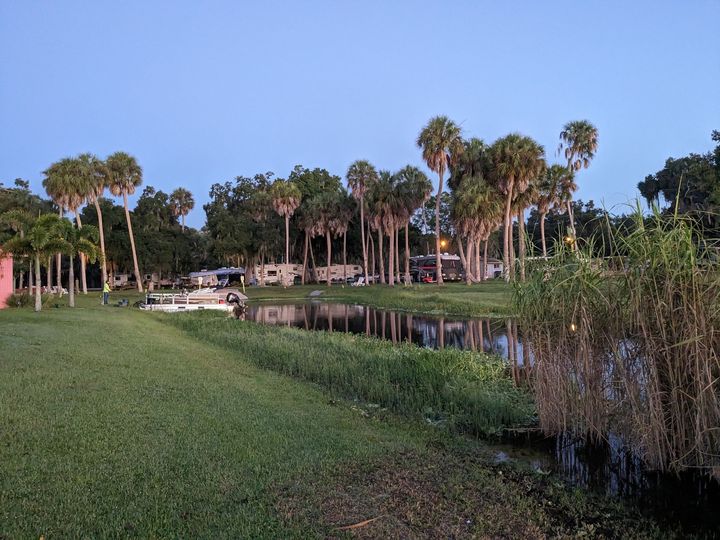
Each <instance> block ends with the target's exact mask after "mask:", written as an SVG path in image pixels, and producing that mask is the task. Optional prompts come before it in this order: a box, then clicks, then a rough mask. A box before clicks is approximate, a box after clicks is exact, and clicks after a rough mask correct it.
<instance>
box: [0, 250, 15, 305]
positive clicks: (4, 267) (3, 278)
mask: <svg viewBox="0 0 720 540" xmlns="http://www.w3.org/2000/svg"><path fill="white" fill-rule="evenodd" d="M12 292H13V259H12V255H2V254H0V309H2V308H4V307H7V304H6V303H5V301H6V300H7V298H8V296H10V295H11V294H12Z"/></svg>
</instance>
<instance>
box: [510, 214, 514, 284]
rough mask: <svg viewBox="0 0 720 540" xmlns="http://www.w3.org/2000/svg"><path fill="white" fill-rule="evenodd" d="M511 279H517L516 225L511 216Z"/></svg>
mask: <svg viewBox="0 0 720 540" xmlns="http://www.w3.org/2000/svg"><path fill="white" fill-rule="evenodd" d="M510 279H512V280H514V279H515V227H513V222H512V216H510Z"/></svg>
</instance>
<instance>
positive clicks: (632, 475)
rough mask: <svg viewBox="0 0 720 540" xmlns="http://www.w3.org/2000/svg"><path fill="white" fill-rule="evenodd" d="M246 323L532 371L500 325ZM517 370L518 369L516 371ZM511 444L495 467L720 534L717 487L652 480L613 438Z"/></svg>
mask: <svg viewBox="0 0 720 540" xmlns="http://www.w3.org/2000/svg"><path fill="white" fill-rule="evenodd" d="M245 319H246V320H251V321H255V322H258V323H261V324H269V325H279V326H291V327H295V328H302V329H305V330H320V331H328V332H348V333H353V334H365V335H368V336H374V337H378V338H381V339H386V340H388V341H391V342H393V343H402V342H408V343H414V344H416V345H419V346H421V347H426V348H432V349H443V348H445V347H455V348H458V349H463V350H472V351H484V352H487V353H494V354H498V355H500V356H502V357H503V358H505V359H507V360H509V361H510V364H511V365H512V366H513V376H514V377H515V378H516V380H519V379H520V378H521V377H522V375H521V371H522V372H526V370H527V369H529V367H530V366H532V355H531V353H530V351H529V347H523V336H522V332H521V331H520V330H519V329H518V328H517V324H515V322H513V321H512V320H506V319H473V318H465V319H462V318H458V317H442V316H437V315H428V314H417V313H408V312H399V311H393V310H386V309H377V308H373V307H369V306H362V305H353V304H341V303H332V302H324V301H312V302H301V303H287V304H265V303H262V304H248V305H247V310H246V313H245ZM520 368H524V369H522V370H521V369H520ZM532 433H533V434H532V435H531V436H527V435H520V436H516V437H513V439H512V440H509V441H508V442H507V444H499V445H492V446H491V448H492V450H493V452H494V453H495V456H496V461H497V462H498V463H502V462H515V463H517V464H520V465H521V466H526V467H530V468H532V469H533V470H535V471H537V472H538V474H546V473H549V472H551V473H553V474H554V475H557V476H558V477H561V478H563V480H565V481H567V482H569V483H570V484H572V485H575V486H578V487H582V488H585V489H589V490H592V491H596V492H600V493H603V494H606V495H610V496H618V497H622V498H624V499H628V500H631V501H632V502H633V503H634V504H636V505H638V506H639V507H640V508H641V509H642V510H644V511H646V512H647V513H649V514H652V515H654V516H655V517H657V518H660V519H661V520H663V519H664V520H667V521H669V522H682V523H683V524H684V526H685V527H686V528H687V530H689V531H695V532H697V533H699V534H700V535H704V534H706V533H707V532H708V531H716V530H720V512H718V511H717V509H718V508H720V484H719V483H718V482H717V481H714V480H711V479H710V478H708V477H707V476H704V475H702V474H699V473H693V472H687V473H683V474H681V475H672V474H667V473H658V472H656V471H652V470H648V469H647V468H646V467H644V466H643V463H642V460H641V459H640V458H639V457H638V456H637V455H634V454H633V453H632V452H630V451H628V450H627V449H626V447H625V446H624V445H623V442H622V441H621V440H620V439H619V438H617V437H613V436H611V437H610V440H609V441H606V443H605V444H602V445H587V444H584V443H582V442H580V441H578V440H576V439H573V438H570V437H566V436H561V437H555V438H543V437H540V436H538V433H537V432H532Z"/></svg>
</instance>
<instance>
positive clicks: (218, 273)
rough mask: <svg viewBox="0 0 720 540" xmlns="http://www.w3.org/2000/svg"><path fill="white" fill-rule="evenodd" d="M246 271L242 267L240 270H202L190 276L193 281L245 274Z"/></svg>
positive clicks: (232, 268)
mask: <svg viewBox="0 0 720 540" xmlns="http://www.w3.org/2000/svg"><path fill="white" fill-rule="evenodd" d="M244 273H245V269H244V268H243V267H242V266H240V267H238V268H235V267H234V266H233V267H230V268H224V267H223V268H218V269H217V270H201V271H200V272H190V274H189V276H190V278H191V279H193V278H194V279H197V278H199V277H207V276H228V275H231V274H244Z"/></svg>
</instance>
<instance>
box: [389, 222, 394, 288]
mask: <svg viewBox="0 0 720 540" xmlns="http://www.w3.org/2000/svg"><path fill="white" fill-rule="evenodd" d="M388 240H389V241H390V254H389V256H388V270H389V272H388V285H390V286H391V287H394V286H395V226H394V225H390V227H388Z"/></svg>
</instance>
